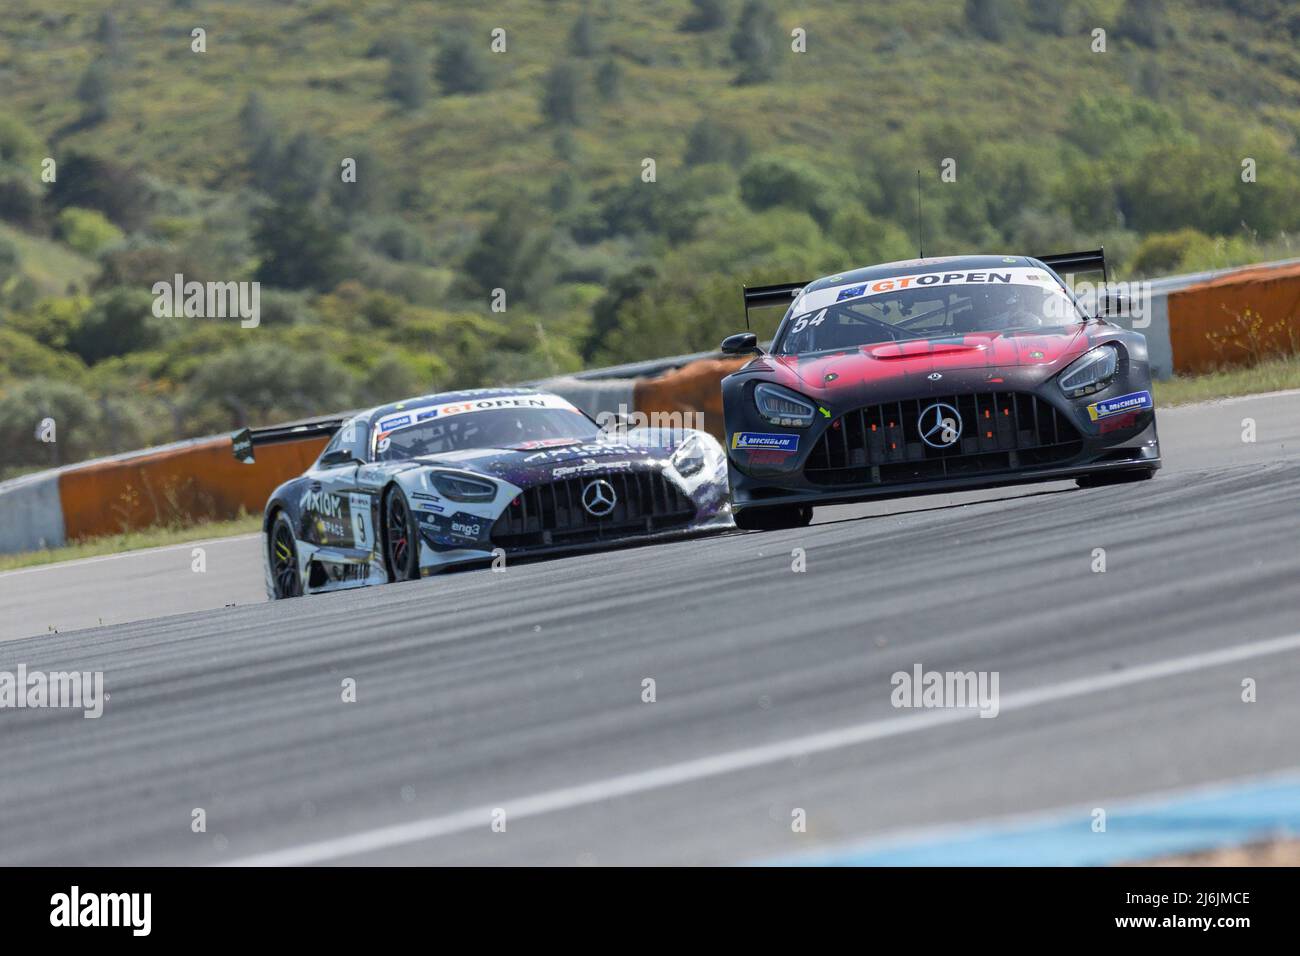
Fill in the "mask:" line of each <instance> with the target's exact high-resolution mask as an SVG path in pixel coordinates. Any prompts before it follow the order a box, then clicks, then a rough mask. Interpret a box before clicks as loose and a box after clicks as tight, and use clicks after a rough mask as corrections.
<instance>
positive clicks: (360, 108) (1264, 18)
mask: <svg viewBox="0 0 1300 956" xmlns="http://www.w3.org/2000/svg"><path fill="white" fill-rule="evenodd" d="M5 6H6V11H5V16H4V17H3V18H0V89H2V90H3V94H4V95H3V97H2V98H0V423H3V424H0V431H3V439H4V441H3V445H2V446H0V447H3V449H4V451H3V453H2V457H0V467H4V468H7V469H14V468H19V467H24V466H26V467H30V466H32V465H35V464H43V463H46V462H47V461H49V460H51V455H52V453H53V458H54V459H56V460H64V461H66V460H73V459H75V458H78V457H81V456H84V455H88V454H93V453H98V452H104V451H111V450H119V449H125V448H131V447H138V446H140V445H142V444H146V443H150V442H157V441H165V440H170V439H173V438H176V437H182V436H185V435H192V434H197V433H203V432H210V431H212V430H220V429H224V428H228V427H230V426H232V425H234V424H238V423H240V422H243V421H246V420H252V421H268V420H271V419H275V418H282V417H286V416H292V415H303V414H311V413H316V412H323V411H329V410H335V409H338V408H341V407H347V406H351V405H356V404H360V403H363V402H369V401H379V400H384V399H388V398H392V397H395V396H398V395H401V394H405V393H410V392H415V391H421V390H432V389H435V388H439V387H444V386H454V385H468V384H490V383H494V382H504V381H518V380H522V379H527V378H532V377H540V376H544V375H548V374H553V373H557V372H564V371H571V370H575V369H578V368H581V367H583V366H591V365H599V364H606V363H610V362H615V361H626V360H633V359H641V358H649V357H653V356H655V355H666V354H675V353H681V352H686V351H691V350H696V349H702V348H708V347H711V346H713V345H714V344H716V342H717V340H718V338H719V337H720V336H721V335H722V334H724V333H726V332H728V331H732V330H733V329H734V327H735V326H736V325H737V323H738V322H740V321H741V319H740V310H739V306H738V302H739V295H738V290H739V286H740V285H741V284H742V283H750V284H753V283H762V282H770V281H781V280H789V279H802V278H809V277H812V276H814V275H817V274H824V273H826V272H829V271H835V270H839V269H843V268H847V267H850V266H854V265H862V264H867V263H870V262H873V261H881V260H887V259H893V258H902V257H909V256H912V255H914V254H915V251H916V236H915V205H914V204H915V198H914V195H915V178H916V170H918V169H920V170H921V171H922V178H923V182H924V194H925V200H924V203H925V233H926V249H927V252H931V253H957V252H966V251H976V250H979V251H1003V250H1005V251H1016V252H1030V253H1033V252H1047V251H1057V250H1061V249H1065V248H1069V247H1080V246H1086V245H1092V244H1095V243H1104V244H1105V246H1106V248H1107V250H1108V252H1109V253H1110V254H1111V256H1112V258H1113V259H1114V260H1115V261H1117V262H1118V263H1119V267H1120V271H1121V273H1123V274H1125V275H1126V276H1129V277H1134V276H1141V275H1155V274H1163V273H1168V272H1172V271H1178V270H1184V269H1196V268H1204V267H1211V266H1220V265H1230V264H1235V263H1241V262H1250V261H1256V260H1260V259H1267V258H1276V257H1282V256H1294V255H1300V251H1297V250H1296V249H1295V248H1293V247H1294V246H1295V239H1294V238H1293V237H1295V236H1296V234H1297V232H1300V204H1297V202H1296V199H1297V197H1300V145H1298V143H1297V130H1300V44H1298V43H1297V41H1298V40H1300V10H1297V8H1296V7H1295V5H1294V4H1290V5H1288V4H1287V3H1285V2H1283V0H1230V2H1227V3H1214V4H1211V3H1165V2H1158V0H1076V2H1069V0H1065V2H1059V0H970V2H956V3H939V4H936V3H928V2H920V0H901V2H896V3H874V4H860V3H850V2H841V3H833V4H832V3H822V4H811V3H810V4H789V5H785V4H778V3H775V2H765V0H693V2H688V0H645V2H641V3H635V4H634V3H614V2H613V0H603V2H602V0H595V2H579V0H563V2H562V0H556V2H545V0H532V2H523V0H512V2H500V3H493V4H489V5H484V7H482V8H469V7H467V6H466V7H464V8H461V7H460V5H450V4H435V3H432V2H382V3H366V2H360V0H335V2H313V3H309V2H284V0H256V2H255V0H238V2H235V0H231V2H211V3H204V2H199V0H195V2H186V0H133V2H131V3H125V2H118V3H107V2H103V3H101V2H82V3H74V4H65V5H62V6H59V7H57V8H56V7H51V6H50V5H49V4H48V3H46V2H43V0H8V2H7V3H6V5H5ZM196 28H201V29H202V30H203V31H205V32H204V35H203V38H202V39H203V44H204V46H205V49H204V50H203V51H202V52H196V51H195V50H194V49H193V48H192V46H193V45H194V44H195V43H196V41H195V39H194V31H195V29H196ZM1098 29H1101V30H1104V31H1105V44H1106V49H1105V52H1096V51H1095V50H1094V47H1095V46H1096V45H1097V42H1098V41H1097V39H1096V37H1095V35H1094V31H1095V30H1098ZM494 31H504V34H501V33H499V32H497V33H495V34H494ZM792 31H802V34H801V36H802V37H804V38H805V39H806V51H805V52H795V51H794V50H793V49H792V44H794V43H797V42H798V38H797V37H795V36H792ZM494 35H495V37H496V44H497V47H498V48H499V47H500V46H501V43H502V39H504V50H503V51H501V52H494V50H493V48H492V45H493V42H494ZM47 157H48V158H51V159H53V160H54V161H55V164H56V165H55V171H56V175H55V178H54V181H53V182H48V181H45V180H46V179H48V176H47V177H45V179H43V177H42V171H43V169H44V168H45V167H43V165H42V163H43V160H45V159H46V158H47ZM349 159H350V160H353V161H355V167H356V181H355V182H344V181H342V172H343V167H344V163H345V160H349ZM646 160H653V163H654V181H649V182H648V181H645V178H646V175H645V172H644V171H645V169H646V166H647V164H646V162H645V161H646ZM945 160H952V161H953V163H949V164H948V166H947V168H950V169H955V173H956V178H955V181H952V182H949V181H944V179H943V178H942V177H941V175H940V173H941V170H942V169H943V168H945V165H944V163H945ZM1247 160H1250V161H1253V162H1252V163H1250V164H1249V165H1250V166H1251V168H1252V169H1253V170H1254V177H1253V178H1254V181H1253V182H1243V181H1242V174H1243V162H1246V161H1247ZM176 273H181V274H183V275H184V276H185V277H186V279H194V280H198V281H214V282H226V281H252V280H257V281H259V282H261V284H262V296H261V324H260V325H259V326H258V327H257V328H256V329H241V328H240V327H239V323H238V321H237V320H230V319H201V318H188V319H187V318H158V317H156V316H155V315H154V314H153V310H152V303H153V296H152V294H151V292H150V289H151V287H152V286H153V284H154V283H155V282H157V281H160V280H170V278H171V277H172V276H173V275H174V274H176ZM495 289H503V290H504V300H505V301H504V311H501V310H499V309H498V310H494V309H493V307H492V305H493V301H494V299H493V290H495ZM496 301H497V305H498V306H500V305H501V302H500V299H499V298H498V299H497V300H496ZM47 415H49V416H53V417H55V418H56V420H58V421H59V422H60V423H61V425H60V432H59V443H58V448H57V449H50V448H47V447H45V446H42V445H40V444H38V443H34V442H33V438H32V435H33V429H34V427H35V423H36V422H38V421H39V420H40V419H41V418H44V417H46V416H47ZM65 422H66V425H64V424H62V423H65Z"/></svg>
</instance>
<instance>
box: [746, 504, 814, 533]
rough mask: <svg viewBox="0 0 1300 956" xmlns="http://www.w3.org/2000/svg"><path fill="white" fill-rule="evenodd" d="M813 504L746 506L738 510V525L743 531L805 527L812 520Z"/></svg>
mask: <svg viewBox="0 0 1300 956" xmlns="http://www.w3.org/2000/svg"><path fill="white" fill-rule="evenodd" d="M812 516H813V509H812V505H784V506H778V507H775V508H744V509H742V510H740V511H738V512H736V516H735V518H736V527H737V528H740V529H741V530H742V531H780V530H781V529H782V528H803V527H807V525H808V523H809V522H811V521H812Z"/></svg>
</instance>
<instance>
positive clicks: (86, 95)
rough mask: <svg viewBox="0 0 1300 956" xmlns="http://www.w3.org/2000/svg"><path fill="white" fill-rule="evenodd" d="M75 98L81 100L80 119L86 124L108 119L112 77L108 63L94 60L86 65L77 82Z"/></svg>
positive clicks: (111, 94)
mask: <svg viewBox="0 0 1300 956" xmlns="http://www.w3.org/2000/svg"><path fill="white" fill-rule="evenodd" d="M77 99H78V100H79V101H80V102H81V107H82V108H81V121H82V122H83V123H85V124H87V125H93V124H95V123H102V122H103V121H104V120H106V119H108V114H109V112H110V110H111V108H112V99H113V77H112V74H111V73H110V72H109V69H108V64H106V63H105V62H104V61H103V60H96V61H95V62H93V63H91V64H90V66H88V67H86V72H84V73H82V74H81V80H80V81H79V82H78V83H77Z"/></svg>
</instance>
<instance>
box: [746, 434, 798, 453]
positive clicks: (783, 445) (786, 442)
mask: <svg viewBox="0 0 1300 956" xmlns="http://www.w3.org/2000/svg"><path fill="white" fill-rule="evenodd" d="M731 447H732V448H743V449H755V448H763V449H766V450H768V451H797V450H798V449H799V436H798V435H777V434H768V433H766V432H736V433H735V434H734V435H732V436H731Z"/></svg>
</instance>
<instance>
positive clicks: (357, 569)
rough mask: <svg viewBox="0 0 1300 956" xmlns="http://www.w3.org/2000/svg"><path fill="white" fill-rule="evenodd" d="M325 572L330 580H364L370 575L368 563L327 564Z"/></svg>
mask: <svg viewBox="0 0 1300 956" xmlns="http://www.w3.org/2000/svg"><path fill="white" fill-rule="evenodd" d="M326 567H327V568H328V570H327V571H326V574H327V575H328V576H329V579H330V580H331V581H335V582H343V581H365V580H366V579H367V578H369V577H370V565H368V564H329V565H326Z"/></svg>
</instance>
